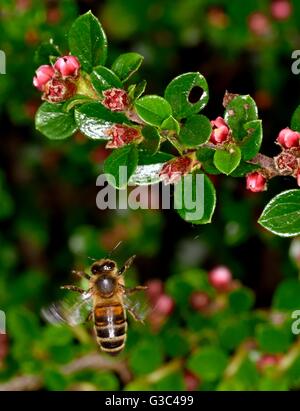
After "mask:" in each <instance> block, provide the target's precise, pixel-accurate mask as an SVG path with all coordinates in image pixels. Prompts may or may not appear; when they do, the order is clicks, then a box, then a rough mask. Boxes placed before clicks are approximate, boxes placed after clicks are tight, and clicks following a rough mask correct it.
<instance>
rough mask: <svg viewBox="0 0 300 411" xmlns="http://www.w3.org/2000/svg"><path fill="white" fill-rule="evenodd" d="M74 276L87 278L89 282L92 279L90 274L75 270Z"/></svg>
mask: <svg viewBox="0 0 300 411" xmlns="http://www.w3.org/2000/svg"><path fill="white" fill-rule="evenodd" d="M72 274H76V275H78V277H81V278H86V279H87V280H90V279H91V276H90V275H89V274H87V273H85V272H84V271H76V270H73V271H72Z"/></svg>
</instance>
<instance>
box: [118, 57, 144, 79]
mask: <svg viewBox="0 0 300 411" xmlns="http://www.w3.org/2000/svg"><path fill="white" fill-rule="evenodd" d="M143 60H144V57H143V56H142V55H141V54H138V53H124V54H121V55H120V56H119V57H118V58H117V59H116V60H115V61H114V63H113V65H112V67H111V69H112V71H113V72H114V73H115V74H116V75H117V76H118V77H119V78H120V79H121V81H127V80H128V79H129V78H130V77H131V76H132V75H133V74H134V73H135V72H136V71H137V70H138V69H139V67H140V66H141V64H142V62H143Z"/></svg>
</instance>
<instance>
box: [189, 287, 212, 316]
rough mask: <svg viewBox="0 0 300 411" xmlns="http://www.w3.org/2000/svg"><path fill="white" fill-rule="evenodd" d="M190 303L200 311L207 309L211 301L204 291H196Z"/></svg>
mask: <svg viewBox="0 0 300 411" xmlns="http://www.w3.org/2000/svg"><path fill="white" fill-rule="evenodd" d="M189 301H190V305H191V307H192V308H193V309H194V310H196V311H199V312H203V311H205V309H206V308H207V306H208V305H209V303H210V298H209V296H208V295H207V294H206V293H204V292H203V291H194V292H193V293H192V294H191V296H190V299H189Z"/></svg>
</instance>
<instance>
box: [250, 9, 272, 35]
mask: <svg viewBox="0 0 300 411" xmlns="http://www.w3.org/2000/svg"><path fill="white" fill-rule="evenodd" d="M248 25H249V29H250V30H251V31H252V33H253V34H256V35H257V36H265V35H267V34H269V33H270V28H271V27H270V23H269V20H268V18H267V17H266V16H265V15H264V14H262V13H260V12H256V13H253V14H251V15H250V16H249V19H248Z"/></svg>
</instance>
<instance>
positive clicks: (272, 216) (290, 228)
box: [258, 189, 300, 237]
mask: <svg viewBox="0 0 300 411" xmlns="http://www.w3.org/2000/svg"><path fill="white" fill-rule="evenodd" d="M258 222H259V224H261V225H262V226H263V227H264V228H266V229H267V230H269V231H271V232H272V233H274V234H277V235H279V236H281V237H294V236H296V235H299V234H300V190H299V189H298V190H288V191H284V192H283V193H280V194H278V195H277V196H276V197H274V198H273V199H272V200H271V201H270V202H269V203H268V204H267V205H266V207H265V209H264V211H263V212H262V215H261V216H260V218H259V220H258Z"/></svg>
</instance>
